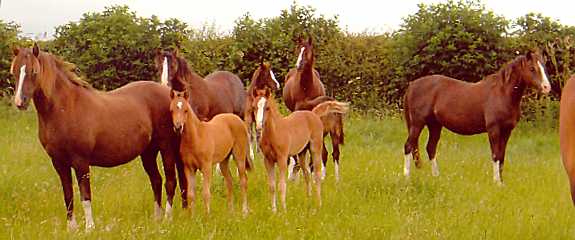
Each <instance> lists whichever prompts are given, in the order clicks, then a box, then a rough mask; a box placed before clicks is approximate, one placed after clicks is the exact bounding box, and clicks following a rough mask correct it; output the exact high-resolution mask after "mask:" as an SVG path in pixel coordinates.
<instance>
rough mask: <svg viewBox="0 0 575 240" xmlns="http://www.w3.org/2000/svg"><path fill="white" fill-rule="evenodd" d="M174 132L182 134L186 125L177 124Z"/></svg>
mask: <svg viewBox="0 0 575 240" xmlns="http://www.w3.org/2000/svg"><path fill="white" fill-rule="evenodd" d="M174 132H176V133H177V134H182V133H183V132H184V125H181V124H176V125H174Z"/></svg>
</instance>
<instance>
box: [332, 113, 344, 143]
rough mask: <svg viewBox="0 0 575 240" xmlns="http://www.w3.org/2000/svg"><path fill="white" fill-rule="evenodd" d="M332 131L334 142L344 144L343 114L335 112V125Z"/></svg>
mask: <svg viewBox="0 0 575 240" xmlns="http://www.w3.org/2000/svg"><path fill="white" fill-rule="evenodd" d="M334 133H335V140H336V142H337V143H339V144H341V145H343V144H344V133H343V114H337V126H336V128H335V131H334ZM332 137H334V136H332Z"/></svg>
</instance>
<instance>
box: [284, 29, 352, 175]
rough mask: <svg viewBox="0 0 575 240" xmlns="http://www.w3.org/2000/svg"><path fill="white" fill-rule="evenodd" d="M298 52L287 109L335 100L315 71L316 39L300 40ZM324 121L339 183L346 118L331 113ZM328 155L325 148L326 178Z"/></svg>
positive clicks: (289, 78)
mask: <svg viewBox="0 0 575 240" xmlns="http://www.w3.org/2000/svg"><path fill="white" fill-rule="evenodd" d="M297 50H298V53H299V55H298V58H297V62H296V68H293V69H291V70H290V71H289V72H288V74H287V75H286V78H285V86H284V90H283V99H284V102H285V104H286V106H287V108H288V109H289V110H290V111H292V112H293V111H297V110H311V109H313V108H314V107H315V106H317V105H318V104H320V103H322V102H325V101H333V100H334V99H333V98H331V97H328V96H326V95H325V88H324V86H323V83H322V82H321V80H320V77H319V73H318V71H317V70H316V69H315V68H314V62H315V57H314V54H313V44H312V38H311V37H310V38H309V39H308V41H304V40H302V39H301V38H300V39H299V41H298V47H297ZM321 119H322V122H323V125H324V128H325V129H324V137H325V136H327V135H328V134H329V135H330V138H331V144H332V148H333V149H332V157H333V162H334V171H335V177H336V180H339V155H340V151H339V145H340V144H344V133H343V115H342V114H337V113H334V114H328V115H326V116H323V117H322V118H321ZM327 154H328V152H327V149H326V148H325V146H324V147H323V149H322V162H323V164H322V178H324V177H325V165H326V163H327ZM290 168H291V165H290ZM290 175H291V171H290ZM293 176H295V175H293Z"/></svg>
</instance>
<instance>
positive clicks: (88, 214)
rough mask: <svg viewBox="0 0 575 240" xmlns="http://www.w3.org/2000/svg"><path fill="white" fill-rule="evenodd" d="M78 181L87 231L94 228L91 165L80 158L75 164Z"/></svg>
mask: <svg viewBox="0 0 575 240" xmlns="http://www.w3.org/2000/svg"><path fill="white" fill-rule="evenodd" d="M74 170H75V172H76V181H77V182H78V186H79V188H80V200H81V201H82V207H84V218H85V221H86V231H90V230H92V229H94V219H93V218H92V202H91V199H92V193H91V190H90V165H89V163H88V161H85V160H79V161H78V164H76V165H75V166H74Z"/></svg>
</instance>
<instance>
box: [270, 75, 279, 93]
mask: <svg viewBox="0 0 575 240" xmlns="http://www.w3.org/2000/svg"><path fill="white" fill-rule="evenodd" d="M270 75H271V76H272V80H274V82H275V83H276V87H277V88H278V89H280V83H279V82H278V80H277V79H276V75H274V72H272V70H270Z"/></svg>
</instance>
